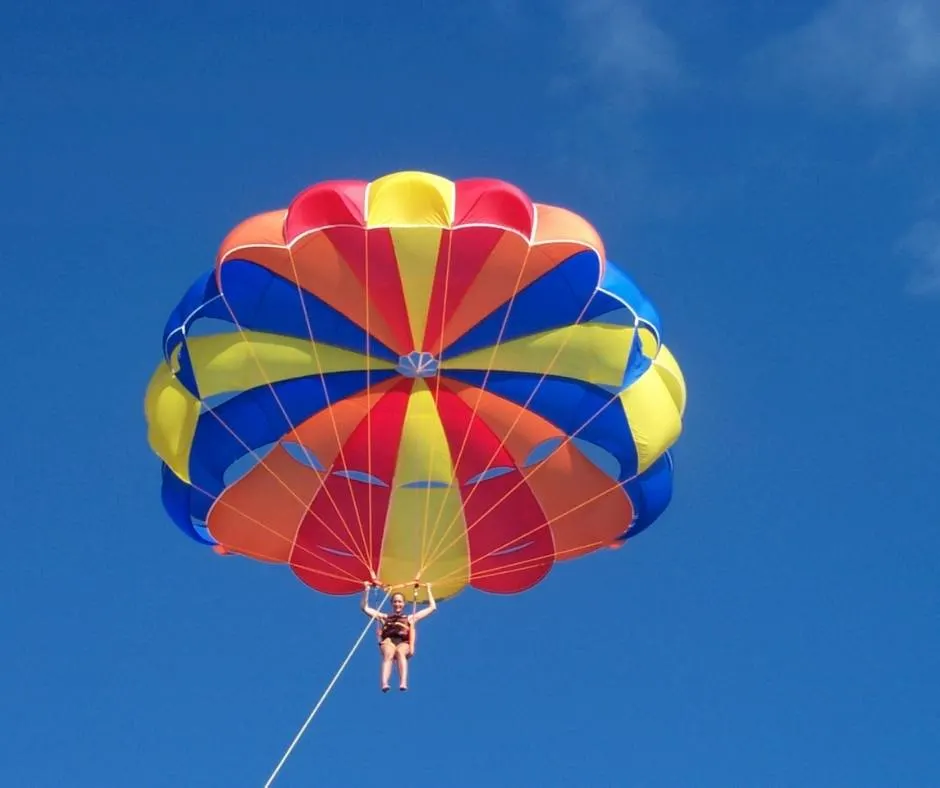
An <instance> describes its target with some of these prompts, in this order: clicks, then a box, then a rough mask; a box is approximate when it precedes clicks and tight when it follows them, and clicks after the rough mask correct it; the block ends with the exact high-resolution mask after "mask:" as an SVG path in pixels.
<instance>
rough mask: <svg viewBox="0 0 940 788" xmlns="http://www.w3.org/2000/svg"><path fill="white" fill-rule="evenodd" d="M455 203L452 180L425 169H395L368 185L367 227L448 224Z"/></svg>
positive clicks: (450, 220)
mask: <svg viewBox="0 0 940 788" xmlns="http://www.w3.org/2000/svg"><path fill="white" fill-rule="evenodd" d="M455 204H456V192H455V186H454V183H453V181H449V180H447V178H442V177H440V176H439V175H431V174H430V173H426V172H395V173H392V174H391V175H386V176H384V177H382V178H379V179H378V180H375V181H372V183H370V184H369V191H368V196H367V198H366V227H395V226H402V225H405V226H407V225H412V226H414V225H433V226H436V227H450V226H451V224H452V223H453V221H454V206H455Z"/></svg>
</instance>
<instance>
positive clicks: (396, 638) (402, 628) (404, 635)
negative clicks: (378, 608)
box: [379, 613, 411, 646]
mask: <svg viewBox="0 0 940 788" xmlns="http://www.w3.org/2000/svg"><path fill="white" fill-rule="evenodd" d="M410 635H411V623H410V622H409V621H408V616H406V615H404V614H403V613H391V614H390V615H388V616H386V618H385V621H384V622H383V623H382V633H381V635H380V636H379V639H380V640H391V641H392V643H394V644H395V645H396V646H397V645H398V644H399V643H408V642H409V640H410V638H409V636H410Z"/></svg>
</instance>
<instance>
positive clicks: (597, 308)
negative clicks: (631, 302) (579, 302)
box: [581, 290, 637, 328]
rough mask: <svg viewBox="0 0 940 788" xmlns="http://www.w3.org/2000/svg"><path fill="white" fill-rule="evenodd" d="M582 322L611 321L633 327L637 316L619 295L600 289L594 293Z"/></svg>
mask: <svg viewBox="0 0 940 788" xmlns="http://www.w3.org/2000/svg"><path fill="white" fill-rule="evenodd" d="M581 322H582V323H590V322H597V323H609V324H611V325H615V326H629V327H631V328H632V327H633V326H635V325H636V323H637V316H636V315H635V314H634V313H633V311H632V310H631V309H630V307H629V306H628V305H627V304H624V302H623V301H621V300H620V299H619V298H618V297H617V296H615V295H611V294H610V293H605V292H604V291H603V290H598V291H597V292H596V293H595V294H594V298H592V299H591V303H590V305H589V306H588V308H587V311H586V312H585V313H584V317H583V318H582V319H581Z"/></svg>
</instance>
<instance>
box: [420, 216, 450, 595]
mask: <svg viewBox="0 0 940 788" xmlns="http://www.w3.org/2000/svg"><path fill="white" fill-rule="evenodd" d="M453 251H454V230H453V228H451V229H450V230H448V231H447V258H446V263H445V267H444V297H443V298H442V299H441V322H440V329H439V331H438V333H439V335H440V340H439V342H438V347H437V352H436V353H435V356H436V357H437V363H438V368H437V369H438V372H437V374H436V375H435V376H434V407H435V408H439V407H440V401H441V370H442V368H443V367H442V365H443V363H444V327H445V325H446V323H447V319H446V318H447V296H448V295H449V294H450V270H451V265H452V264H453ZM429 308H430V305H429ZM429 317H430V315H429ZM425 333H427V328H425ZM422 347H423V346H422ZM426 349H427V350H431V348H426ZM433 464H434V448H433V445H432V444H431V443H430V442H429V444H428V472H427V478H428V479H430V478H431V468H432V466H433ZM456 471H457V466H456V464H455V465H454V466H453V472H454V474H456ZM458 495H459V492H458ZM445 505H446V503H445V502H443V501H442V502H441V509H440V510H439V511H438V514H437V519H436V520H435V526H436V525H437V520H439V519H440V516H441V514H440V513H441V511H443V507H444V506H445ZM430 513H431V485H430V484H429V485H428V486H427V487H426V488H425V493H424V522H423V523H422V524H421V553H420V556H419V562H418V574H417V577H416V579H417V578H420V577H421V573H422V572H423V571H424V567H425V562H424V559H425V558H426V557H427V555H428V552H429V544H428V523H429V521H430ZM432 535H433V534H432Z"/></svg>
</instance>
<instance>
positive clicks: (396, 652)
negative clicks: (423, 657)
mask: <svg viewBox="0 0 940 788" xmlns="http://www.w3.org/2000/svg"><path fill="white" fill-rule="evenodd" d="M371 585H372V584H371V583H366V584H365V591H364V592H363V594H362V612H363V613H365V614H366V615H367V616H369V617H371V618H374V619H375V620H376V621H377V622H378V637H379V650H380V651H381V652H382V665H381V670H380V677H381V688H382V692H388V689H389V681H390V680H391V677H392V662H393V661H395V662H396V663H397V665H398V678H399V687H398V688H399V689H400V690H401V691H402V692H404V691H405V690H407V689H408V660H409V659H411V657H413V656H414V651H415V649H414V647H415V624H417V623H418V622H419V621H420V620H421V619H422V618H427V617H428V616H429V615H431V613H433V612H434V611H435V610H437V603H436V602H435V601H434V595H433V594H432V593H431V584H430V583H428V584H427V589H428V606H427V607H426V608H424V609H422V610H414V611H412V613H411V614H406V613H405V612H404V611H405V596H404V594H401V593H398V592H396V593H394V594H392V612H391V613H382V612H380V611H378V610H376V609H375V608H373V607H370V606H369V589H370V587H371ZM417 589H418V586H417V585H415V597H416V598H417ZM415 608H417V602H416V603H415Z"/></svg>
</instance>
